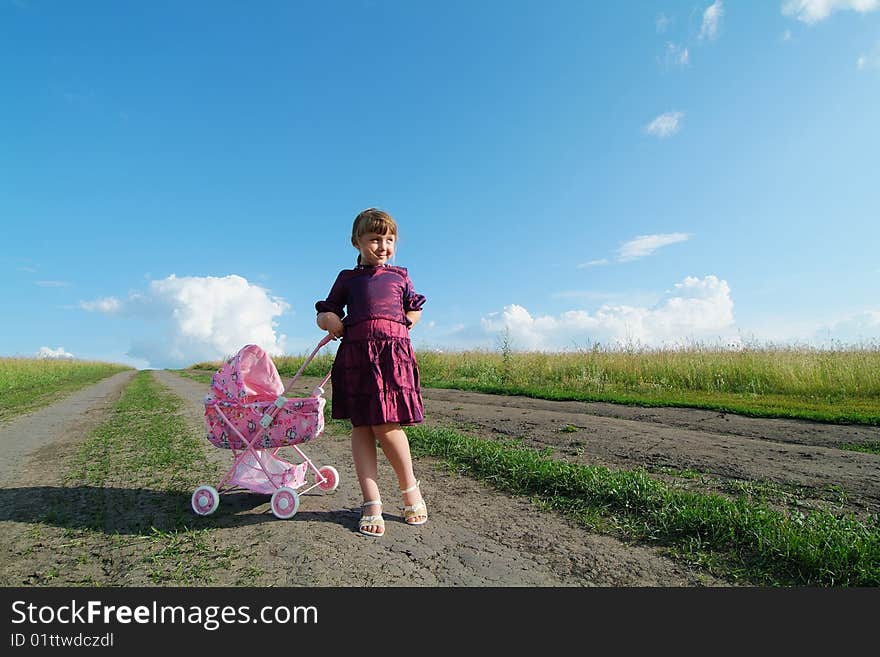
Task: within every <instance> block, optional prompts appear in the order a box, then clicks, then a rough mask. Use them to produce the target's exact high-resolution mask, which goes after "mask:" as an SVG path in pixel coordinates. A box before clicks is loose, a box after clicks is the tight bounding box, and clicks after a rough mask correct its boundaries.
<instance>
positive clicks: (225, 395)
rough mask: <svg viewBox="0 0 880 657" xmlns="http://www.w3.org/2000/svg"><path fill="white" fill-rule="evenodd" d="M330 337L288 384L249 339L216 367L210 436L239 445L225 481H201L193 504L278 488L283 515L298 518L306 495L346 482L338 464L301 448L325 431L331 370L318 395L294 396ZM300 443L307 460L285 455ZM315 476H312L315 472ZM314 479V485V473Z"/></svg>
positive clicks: (277, 506)
mask: <svg viewBox="0 0 880 657" xmlns="http://www.w3.org/2000/svg"><path fill="white" fill-rule="evenodd" d="M331 339H332V338H331V336H329V335H328V336H327V337H325V338H324V339H323V340H321V342H320V343H318V346H317V347H315V350H314V351H313V352H312V353H311V355H309V357H308V358H306V360H305V361H304V362H303V364H302V366H301V367H300V368H299V370H298V371H297V373H296V374H294V376H293V379H291V381H290V383H289V384H287V387H286V388H285V387H284V385H283V384H282V382H281V378H280V377H279V375H278V370H277V369H276V367H275V363H273V362H272V359H271V358H269V355H268V354H267V353H266V352H265V351H263V350H262V349H261V348H260V347H258V346H257V345H253V344H250V345H247V346H245V347H242V349H241V350H240V351H239V352H238V353H237V354H236V355H235V356H233V357H232V358H230V359H229V360H227V361H226V362H225V363H224V364H223V366H222V367H221V368H220V369H219V370H218V371H217V372H216V373H215V374H214V377H213V380H212V382H211V391H212V392H211V394H209V395H208V396H207V397H206V398H205V423H206V425H207V429H208V435H207V438H208V440H210V441H211V443H213V444H214V445H215V446H216V447H220V448H223V449H231V450H232V459H233V463H232V467H231V468H230V469H229V471H228V472H227V473H226V475H224V477H223V479H221V480H220V483H219V484H218V485H217V488H214V487H213V486H207V485H205V486H199V487H198V488H196V491H195V492H194V493H193V496H192V508H193V511H195V512H196V513H197V514H199V515H200V516H206V515H209V514H211V513H214V511H216V510H217V507H218V506H219V504H220V494H219V491H223V492H230V491H232V490H235V489H239V488H244V489H247V490H250V491H253V492H255V493H262V494H264V495H270V494H271V495H272V498H271V500H270V507H271V509H272V513H274V514H275V516H276V517H278V518H282V519H286V518H291V517H293V515H294V514H295V513H296V512H297V509H299V498H300V495H302V494H304V493H306V492H308V491H310V490H312V489H313V488H315V487H317V488H319V489H320V490H322V491H325V492H331V491H334V490H336V488H337V486H339V473H338V472H337V471H336V468H334V467H333V466H330V465H326V466H324V467H321V468H317V467H315V465H314V464H313V463H312V461H311V460H310V459H309V458H308V457H307V456H306V455H305V454H304V453H303V451H302V450H301V449H300V448H299V444H300V443H304V442H308V441H309V440H312V439H313V438H316V437H318V436H320V435H321V433H322V432H323V431H324V405H325V404H326V400H325V399H324V397H323V396H322V395H323V394H324V385H325V384H326V383H327V380H328V379H329V378H330V374H329V373H328V374H327V376H326V377H324V380H323V381H321V383H320V384H319V385H318V387H316V388H315V389H314V390H313V391H312V394H311V396H310V397H304V398H299V399H287V398H286V397H285V396H284V395H285V394H287V392H288V390H290V388H291V387H292V386H293V384H294V382H295V381H296V380H297V379H298V378H299V375H300V374H301V373H302V372H303V370H304V369H305V368H306V366H307V365H308V364H309V363H310V362H311V361H312V359H313V358H314V357H315V354H316V353H318V351H319V350H320V349H321V347H323V346H324V345H325V344H327V343H328V342H329V341H330V340H331ZM282 447H292V448H293V449H294V451H295V452H296V453H297V454H298V455H299V457H300V458H301V459H302V461H301V462H300V463H299V464H293V463H288V462H287V461H285V460H284V459H282V458H280V457H279V456H278V452H279V450H280V449H281V448H282ZM310 474H311V475H312V476H311V478H310V477H309V475H310ZM310 479H311V482H312V483H311V485H308V486H307V484H308V483H309V480H310Z"/></svg>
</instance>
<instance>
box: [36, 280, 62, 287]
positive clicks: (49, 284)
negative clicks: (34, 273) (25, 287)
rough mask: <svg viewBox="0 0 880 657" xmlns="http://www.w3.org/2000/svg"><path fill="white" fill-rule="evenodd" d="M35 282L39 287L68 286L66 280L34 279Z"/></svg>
mask: <svg viewBox="0 0 880 657" xmlns="http://www.w3.org/2000/svg"><path fill="white" fill-rule="evenodd" d="M35 284H36V285H39V286H40V287H70V283H68V282H67V281H36V283H35Z"/></svg>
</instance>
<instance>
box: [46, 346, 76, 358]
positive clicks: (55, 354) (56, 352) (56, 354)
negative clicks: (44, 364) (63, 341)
mask: <svg viewBox="0 0 880 657" xmlns="http://www.w3.org/2000/svg"><path fill="white" fill-rule="evenodd" d="M37 358H51V359H58V358H74V355H73V354H71V353H68V352H66V351H64V347H58V348H57V349H50V348H49V347H40V350H39V351H38V352H37Z"/></svg>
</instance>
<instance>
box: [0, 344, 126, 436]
mask: <svg viewBox="0 0 880 657" xmlns="http://www.w3.org/2000/svg"><path fill="white" fill-rule="evenodd" d="M130 369H132V368H131V367H128V366H127V365H119V364H116V363H102V362H97V361H82V360H73V359H48V358H0V421H3V420H6V419H8V418H10V417H13V416H14V415H17V414H19V413H26V412H28V411H31V410H34V409H35V408H40V407H41V406H47V405H48V404H51V403H52V402H54V401H56V400H58V399H59V398H61V397H62V396H64V395H67V394H70V393H71V392H74V391H76V390H79V389H80V388H85V387H86V386H89V385H91V384H93V383H96V382H98V381H100V380H101V379H105V378H107V377H108V376H111V375H113V374H116V373H117V372H122V371H123V370H130Z"/></svg>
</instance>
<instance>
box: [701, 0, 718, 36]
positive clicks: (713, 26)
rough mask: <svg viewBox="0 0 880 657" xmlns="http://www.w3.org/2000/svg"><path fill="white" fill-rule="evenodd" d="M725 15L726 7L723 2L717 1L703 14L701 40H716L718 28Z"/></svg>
mask: <svg viewBox="0 0 880 657" xmlns="http://www.w3.org/2000/svg"><path fill="white" fill-rule="evenodd" d="M723 15H724V5H723V3H722V2H721V0H715V2H713V3H712V4H711V5H710V6H709V7H707V8H706V11H704V12H703V24H702V26H701V27H700V37H699V38H700V39H714V38H715V37H716V36H718V27H719V25H720V23H721V17H722V16H723Z"/></svg>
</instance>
